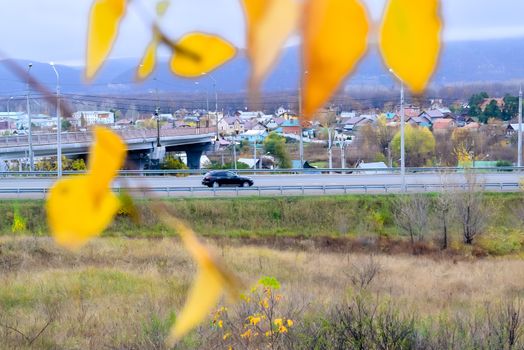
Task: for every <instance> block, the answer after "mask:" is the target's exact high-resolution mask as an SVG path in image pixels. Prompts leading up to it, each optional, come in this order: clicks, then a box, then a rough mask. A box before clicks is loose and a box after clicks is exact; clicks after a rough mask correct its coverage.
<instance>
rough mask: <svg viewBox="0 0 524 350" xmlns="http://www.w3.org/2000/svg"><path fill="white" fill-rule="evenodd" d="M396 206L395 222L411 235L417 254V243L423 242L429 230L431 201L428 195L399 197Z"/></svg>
mask: <svg viewBox="0 0 524 350" xmlns="http://www.w3.org/2000/svg"><path fill="white" fill-rule="evenodd" d="M394 205H395V208H394V213H395V222H396V223H397V225H398V226H399V227H400V228H401V229H403V230H404V231H405V232H407V233H408V234H409V237H410V240H411V246H412V247H413V252H414V253H415V241H421V240H422V239H423V238H424V234H425V231H426V230H427V226H428V221H429V199H428V197H427V196H426V195H424V194H419V193H417V194H413V195H409V196H402V197H399V198H398V199H397V200H396V201H395V203H394Z"/></svg>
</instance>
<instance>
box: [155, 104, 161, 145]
mask: <svg viewBox="0 0 524 350" xmlns="http://www.w3.org/2000/svg"><path fill="white" fill-rule="evenodd" d="M155 119H156V146H157V147H162V145H161V144H160V108H159V107H157V108H155Z"/></svg>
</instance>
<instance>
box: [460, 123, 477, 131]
mask: <svg viewBox="0 0 524 350" xmlns="http://www.w3.org/2000/svg"><path fill="white" fill-rule="evenodd" d="M464 129H469V130H479V129H480V123H477V122H471V123H469V124H466V125H465V126H464Z"/></svg>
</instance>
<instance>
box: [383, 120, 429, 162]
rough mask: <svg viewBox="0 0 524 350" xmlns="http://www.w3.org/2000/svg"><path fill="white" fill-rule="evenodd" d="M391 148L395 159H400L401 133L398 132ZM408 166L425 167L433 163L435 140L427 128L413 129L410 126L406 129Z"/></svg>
mask: <svg viewBox="0 0 524 350" xmlns="http://www.w3.org/2000/svg"><path fill="white" fill-rule="evenodd" d="M391 146H392V147H391V148H392V149H393V151H394V154H395V157H396V158H398V157H400V132H398V133H397V134H396V135H395V137H393V141H391ZM405 152H406V166H410V167H417V166H424V165H426V164H428V163H430V162H431V160H432V159H433V157H434V155H435V138H434V137H433V134H432V133H431V131H429V130H428V129H427V128H420V127H413V126H411V125H409V124H407V125H406V129H405Z"/></svg>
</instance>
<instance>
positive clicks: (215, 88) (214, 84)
mask: <svg viewBox="0 0 524 350" xmlns="http://www.w3.org/2000/svg"><path fill="white" fill-rule="evenodd" d="M202 75H207V76H208V77H210V78H211V80H212V81H213V90H214V91H215V118H216V129H217V130H216V132H217V142H218V141H219V140H220V132H219V129H218V91H217V80H216V79H215V77H213V75H212V74H211V73H202Z"/></svg>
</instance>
